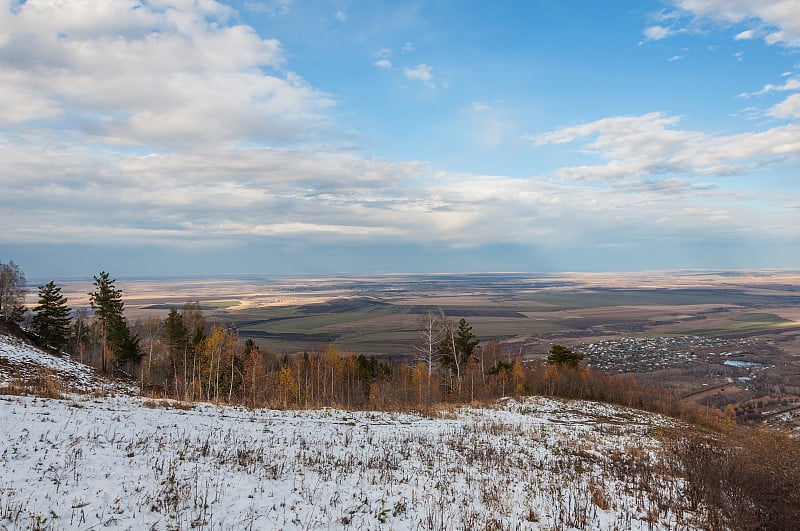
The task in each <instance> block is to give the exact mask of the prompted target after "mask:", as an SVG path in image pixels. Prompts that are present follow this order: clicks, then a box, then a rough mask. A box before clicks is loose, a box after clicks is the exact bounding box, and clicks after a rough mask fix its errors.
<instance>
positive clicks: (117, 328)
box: [89, 271, 142, 371]
mask: <svg viewBox="0 0 800 531" xmlns="http://www.w3.org/2000/svg"><path fill="white" fill-rule="evenodd" d="M114 282H116V279H111V278H109V275H108V273H106V272H105V271H101V272H100V276H99V277H97V276H95V277H94V285H95V291H94V292H92V293H89V302H90V303H91V305H92V308H93V309H94V311H95V312H94V313H95V315H96V316H97V318H98V319H99V320H100V325H101V327H102V334H103V356H102V369H103V371H106V370H107V365H106V362H107V357H108V354H109V353H111V354H112V355H113V356H114V358H115V359H116V361H117V362H118V363H138V362H139V361H140V360H141V358H142V354H141V351H140V350H139V340H138V339H137V338H136V337H134V336H133V335H132V334H131V332H130V330H129V329H128V325H127V323H125V318H124V317H123V311H124V309H125V304H124V303H123V302H122V291H121V290H118V289H117V288H116V287H115V286H114Z"/></svg>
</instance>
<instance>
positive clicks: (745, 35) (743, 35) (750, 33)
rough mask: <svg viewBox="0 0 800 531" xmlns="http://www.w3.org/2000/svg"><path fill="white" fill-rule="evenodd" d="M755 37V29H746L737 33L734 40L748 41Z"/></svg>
mask: <svg viewBox="0 0 800 531" xmlns="http://www.w3.org/2000/svg"><path fill="white" fill-rule="evenodd" d="M754 38H755V31H754V30H745V31H742V32H740V33H737V34H736V36H735V37H734V40H737V41H748V40H750V39H754Z"/></svg>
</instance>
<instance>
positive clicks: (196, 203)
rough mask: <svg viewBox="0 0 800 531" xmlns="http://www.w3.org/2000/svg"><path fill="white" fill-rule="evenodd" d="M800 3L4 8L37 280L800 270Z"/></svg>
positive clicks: (3, 218) (9, 204) (18, 174)
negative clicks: (108, 275)
mask: <svg viewBox="0 0 800 531" xmlns="http://www.w3.org/2000/svg"><path fill="white" fill-rule="evenodd" d="M798 176H800V0H789V1H786V0H784V1H777V0H775V1H773V0H763V1H752V0H664V1H620V2H605V3H599V2H594V1H576V2H549V1H548V2H546V1H526V2H521V1H520V2H497V3H494V4H492V3H490V4H488V5H487V4H485V3H479V2H474V1H444V0H442V1H435V2H434V1H431V2H388V1H387V2H382V1H370V2H353V1H346V0H326V1H305V0H269V1H256V0H241V1H233V0H231V1H230V2H222V1H220V2H215V1H212V0H152V1H143V0H117V1H109V2H101V1H97V0H29V1H27V2H19V1H17V0H2V1H0V185H1V186H2V188H1V189H0V191H1V193H0V226H2V231H0V261H8V260H9V259H13V260H14V261H15V262H17V263H19V264H20V265H21V267H22V268H23V270H24V271H26V273H27V274H28V276H29V277H31V278H43V279H45V278H67V277H76V276H77V277H81V276H89V275H91V274H94V273H95V272H96V271H98V270H100V269H104V270H108V271H111V272H112V273H113V274H115V276H121V277H124V276H160V275H169V276H181V275H214V274H236V273H249V274H257V273H276V274H287V273H288V274H317V273H377V272H395V271H407V272H417V271H419V272H436V271H607V270H612V271H628V270H647V269H676V268H711V269H728V268H736V269H740V268H797V267H798V264H800V184H798Z"/></svg>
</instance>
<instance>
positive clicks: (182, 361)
mask: <svg viewBox="0 0 800 531" xmlns="http://www.w3.org/2000/svg"><path fill="white" fill-rule="evenodd" d="M161 339H162V341H164V343H165V344H166V346H167V352H169V358H170V362H171V364H172V376H178V375H181V374H182V375H183V378H184V380H185V379H186V365H187V357H188V356H187V355H188V353H189V331H188V330H187V329H186V325H185V323H184V322H183V316H182V315H181V314H180V313H178V310H176V309H175V308H171V309H170V311H169V314H168V315H167V318H166V319H165V320H164V328H163V330H162V331H161Z"/></svg>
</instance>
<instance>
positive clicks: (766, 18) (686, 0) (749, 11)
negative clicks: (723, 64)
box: [673, 0, 800, 47]
mask: <svg viewBox="0 0 800 531" xmlns="http://www.w3.org/2000/svg"><path fill="white" fill-rule="evenodd" d="M673 1H674V4H675V5H676V7H678V8H679V9H681V10H683V11H684V12H687V13H690V14H691V15H692V16H694V17H695V18H698V19H704V20H711V21H716V22H721V23H726V24H736V23H741V22H747V21H752V20H759V21H761V22H762V23H763V24H764V25H766V26H767V27H768V28H771V30H770V31H769V32H768V33H767V34H766V36H765V40H766V42H767V43H769V44H782V45H784V46H790V47H797V46H800V8H799V7H798V4H797V1H796V0H758V1H753V0H673ZM742 34H745V35H747V32H746V31H745V32H742V33H739V35H742Z"/></svg>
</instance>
